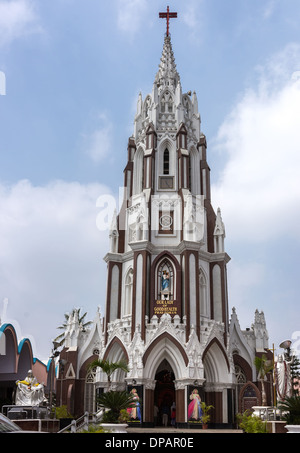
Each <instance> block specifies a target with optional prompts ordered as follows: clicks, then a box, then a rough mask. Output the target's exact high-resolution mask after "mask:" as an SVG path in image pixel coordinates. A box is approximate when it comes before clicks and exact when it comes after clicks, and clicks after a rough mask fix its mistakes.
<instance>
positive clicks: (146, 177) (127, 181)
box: [57, 34, 268, 426]
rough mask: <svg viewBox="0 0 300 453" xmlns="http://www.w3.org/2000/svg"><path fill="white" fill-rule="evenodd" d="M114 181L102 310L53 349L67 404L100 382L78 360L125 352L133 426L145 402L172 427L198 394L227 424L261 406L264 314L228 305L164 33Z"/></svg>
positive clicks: (89, 404)
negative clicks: (118, 201) (60, 363)
mask: <svg viewBox="0 0 300 453" xmlns="http://www.w3.org/2000/svg"><path fill="white" fill-rule="evenodd" d="M124 187H125V190H124V200H123V205H122V207H121V209H120V212H118V213H115V215H114V218H113V221H112V225H111V230H110V233H109V235H110V250H109V251H108V253H107V255H106V256H105V258H104V259H105V261H106V263H107V296H106V308H105V316H104V317H103V318H102V317H101V315H100V314H99V313H97V314H96V318H95V321H94V323H93V326H92V328H91V330H89V331H88V332H82V331H81V329H80V326H79V325H78V319H75V318H76V316H75V318H74V319H73V318H71V319H69V324H68V329H67V331H66V336H65V348H64V350H63V352H62V355H61V356H62V357H65V359H66V360H65V362H66V363H70V364H71V365H72V367H71V366H69V365H68V364H67V365H66V367H65V369H64V371H63V373H64V374H62V375H61V379H62V380H61V381H60V379H58V384H57V389H58V391H59V389H60V387H61V389H64V390H63V393H64V395H66V394H68V395H69V399H68V401H65V402H67V403H68V404H69V405H70V404H71V408H73V410H75V412H76V411H77V412H78V411H80V410H82V411H83V410H90V411H94V410H95V409H96V408H95V395H96V394H97V392H101V391H105V390H106V389H107V380H106V378H105V375H104V374H102V372H101V370H100V369H97V370H95V371H94V372H93V373H89V375H87V374H86V369H87V364H88V363H89V362H90V361H91V360H92V359H94V358H95V357H96V358H98V357H100V358H105V359H108V360H110V361H113V362H116V361H119V360H121V359H125V360H126V362H127V363H128V366H129V373H127V374H126V375H125V374H124V373H123V372H121V371H118V372H115V374H114V375H113V387H114V388H115V389H128V390H131V389H133V388H134V389H135V391H136V392H137V394H138V396H139V399H140V402H141V418H140V419H138V420H134V422H135V423H140V424H141V426H142V425H149V426H151V425H152V424H153V423H154V412H153V408H154V405H157V406H158V408H160V409H162V407H163V405H166V404H167V405H168V406H169V407H170V406H171V405H172V404H173V403H175V405H176V422H177V424H178V425H187V424H193V425H195V424H196V425H197V423H199V420H197V419H196V417H195V416H194V417H192V416H191V414H190V411H189V406H190V403H191V401H192V399H193V395H195V394H196V395H197V397H200V398H201V400H203V401H205V402H206V403H207V404H212V405H213V406H214V410H213V411H212V413H211V415H212V422H214V423H215V424H219V425H224V426H228V425H230V424H232V423H234V417H235V413H236V412H238V411H241V410H243V409H245V408H247V407H246V406H247V401H248V405H249V404H250V405H251V404H252V405H253V404H259V403H260V392H259V389H258V387H257V385H255V382H256V381H257V376H256V370H255V367H254V357H255V355H259V354H261V353H263V352H265V351H266V348H267V347H268V333H267V330H266V324H265V319H264V314H263V313H262V312H261V313H259V312H258V311H257V312H256V313H255V318H254V323H253V325H252V327H251V329H248V330H245V331H242V330H241V328H240V326H239V322H238V319H237V315H236V312H235V309H233V310H232V313H231V314H230V313H229V303H228V291H227V270H226V269H227V265H228V262H229V261H230V257H229V256H228V254H227V252H226V249H225V227H224V223H223V221H222V217H221V211H220V209H217V211H215V210H214V208H213V207H212V204H211V193H210V168H209V165H208V162H207V143H206V138H205V135H204V134H203V132H202V130H201V118H200V114H199V111H198V102H197V96H196V93H195V92H193V93H191V92H187V93H185V92H183V90H182V86H181V81H180V76H179V73H178V71H177V68H176V64H175V58H174V54H173V50H172V44H171V37H170V35H169V34H167V35H166V36H165V37H164V43H163V50H162V56H161V60H160V64H159V69H158V72H157V74H156V76H155V80H154V83H153V87H152V91H151V92H150V93H149V94H148V95H147V96H146V97H145V98H144V99H143V98H142V95H141V94H140V95H139V97H138V102H137V111H136V115H135V118H134V132H133V135H132V137H130V138H129V141H128V158H127V164H126V166H125V170H124ZM67 374H68V379H69V380H68V379H67V378H66V376H67ZM58 377H59V376H58ZM60 384H63V385H62V386H61V385H60ZM243 392H244V393H243ZM247 395H248V396H247ZM64 398H65V396H64ZM247 398H248V400H247ZM241 405H244V406H243V407H241Z"/></svg>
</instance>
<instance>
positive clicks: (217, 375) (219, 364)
mask: <svg viewBox="0 0 300 453" xmlns="http://www.w3.org/2000/svg"><path fill="white" fill-rule="evenodd" d="M202 360H203V365H204V372H205V378H206V382H207V383H208V384H209V383H226V382H230V375H229V374H230V364H229V360H228V357H227V354H226V351H225V350H224V348H223V346H222V344H221V343H220V341H219V340H218V339H217V338H213V339H212V340H211V341H210V343H209V344H208V345H207V347H206V348H205V350H204V352H203V356H202Z"/></svg>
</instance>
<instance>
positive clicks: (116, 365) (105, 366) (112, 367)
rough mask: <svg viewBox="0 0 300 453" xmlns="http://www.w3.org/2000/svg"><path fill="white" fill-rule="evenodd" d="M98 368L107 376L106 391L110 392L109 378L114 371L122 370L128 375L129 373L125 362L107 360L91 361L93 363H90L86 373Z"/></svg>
mask: <svg viewBox="0 0 300 453" xmlns="http://www.w3.org/2000/svg"><path fill="white" fill-rule="evenodd" d="M98 367H99V368H101V369H102V371H103V372H104V373H105V374H106V376H107V381H108V390H110V388H111V376H112V374H113V372H114V371H116V370H122V371H125V373H128V371H129V368H128V365H127V362H126V361H125V360H120V361H119V362H110V361H109V360H105V359H97V360H93V362H91V363H90V364H89V366H88V371H90V370H92V369H93V368H98Z"/></svg>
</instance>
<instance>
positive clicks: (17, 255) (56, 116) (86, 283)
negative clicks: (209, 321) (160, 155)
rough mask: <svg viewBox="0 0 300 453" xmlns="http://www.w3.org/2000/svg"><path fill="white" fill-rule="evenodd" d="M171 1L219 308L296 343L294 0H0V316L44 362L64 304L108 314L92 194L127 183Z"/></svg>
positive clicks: (297, 12) (104, 241)
mask: <svg viewBox="0 0 300 453" xmlns="http://www.w3.org/2000/svg"><path fill="white" fill-rule="evenodd" d="M167 4H169V6H170V10H171V11H177V12H178V19H176V20H175V19H173V20H171V25H170V27H171V36H172V45H173V50H174V54H175V60H176V64H177V69H178V71H179V74H180V76H181V83H182V87H183V90H184V91H188V90H192V91H194V90H195V91H196V93H197V96H198V104H199V110H200V113H201V119H202V131H203V132H204V133H205V134H206V136H207V141H208V161H209V165H210V167H211V180H212V203H213V206H214V207H215V209H217V207H219V206H220V207H221V210H222V217H223V221H224V223H225V227H226V249H227V252H228V254H229V255H230V256H231V261H230V263H229V265H228V279H229V305H230V309H231V308H232V307H233V306H235V307H236V309H237V314H238V317H239V320H240V324H241V327H242V328H243V329H244V328H246V327H250V326H251V324H252V322H253V320H254V311H255V309H256V308H257V309H259V310H260V311H261V310H262V311H264V313H265V316H266V321H267V328H268V331H269V336H270V346H272V343H274V344H275V346H276V347H277V348H278V345H279V343H280V342H281V341H282V340H285V339H287V338H290V339H292V340H293V341H294V346H295V348H296V350H297V352H300V346H299V347H298V343H299V341H298V339H299V338H300V322H299V321H300V316H299V308H298V307H299V294H300V284H299V262H298V255H299V238H300V235H299V230H300V213H299V206H300V184H299V174H300V157H299V156H300V153H299V143H300V127H299V126H300V77H299V75H300V28H299V17H300V3H299V1H298V0H288V1H286V0H226V1H224V0H197V1H196V0H186V1H184V2H182V1H169V2H167V3H165V2H162V1H156V0H151V1H150V0H128V1H125V0H111V1H106V0H101V1H100V0H84V1H83V0H43V1H38V0H10V1H8V0H0V71H1V74H2V75H5V82H6V83H5V94H3V89H4V88H3V85H2V87H1V86H0V93H1V95H0V210H1V214H0V302H1V305H0V318H1V321H2V322H7V321H9V322H13V323H14V325H15V326H16V328H17V329H18V334H19V339H20V340H21V338H22V337H23V336H27V337H29V338H30V339H31V341H32V342H33V347H34V355H35V356H37V357H39V358H41V359H45V358H47V357H48V355H49V353H50V350H51V340H52V339H53V338H54V337H55V336H56V335H57V334H58V333H60V331H58V330H57V326H59V325H60V324H61V323H62V322H63V320H64V313H66V312H69V311H71V310H72V308H73V307H81V309H82V311H83V312H85V311H87V312H88V316H87V318H88V319H93V318H94V316H95V313H96V309H97V306H100V307H101V309H102V312H103V313H104V306H105V290H106V265H105V263H104V261H103V259H102V258H103V256H104V255H105V253H106V251H107V249H108V232H107V231H106V230H102V231H100V230H99V228H97V220H96V219H97V215H98V214H99V203H98V206H97V200H99V197H101V196H102V195H105V194H111V195H113V196H115V197H116V196H117V194H118V190H119V187H121V186H122V184H123V169H124V166H125V164H126V156H127V150H126V148H127V141H128V137H129V136H130V135H131V134H132V132H133V119H134V114H135V109H136V102H137V98H138V94H139V92H140V91H141V92H142V94H143V97H145V95H146V94H148V93H149V92H151V89H152V84H153V81H154V77H155V74H156V71H157V68H158V64H159V60H160V56H161V51H162V46H163V38H164V33H165V21H163V20H161V19H159V18H158V12H159V11H164V10H166V7H167ZM7 301H8V302H7ZM297 348H298V349H297ZM278 351H279V350H278Z"/></svg>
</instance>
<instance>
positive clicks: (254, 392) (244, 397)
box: [238, 381, 261, 413]
mask: <svg viewBox="0 0 300 453" xmlns="http://www.w3.org/2000/svg"><path fill="white" fill-rule="evenodd" d="M238 405H239V407H238V409H239V412H241V413H242V412H245V411H246V410H249V409H251V408H252V407H253V406H261V393H260V391H259V389H258V388H257V387H256V385H255V384H253V382H250V381H248V382H246V383H245V384H244V385H243V387H242V388H241V391H240V394H239V401H238Z"/></svg>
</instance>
